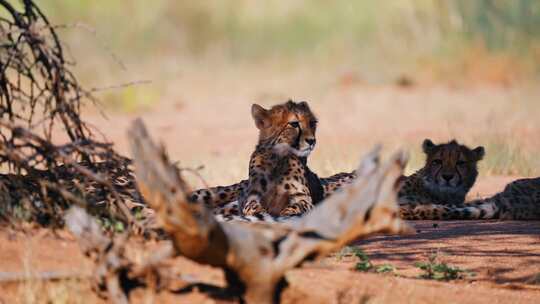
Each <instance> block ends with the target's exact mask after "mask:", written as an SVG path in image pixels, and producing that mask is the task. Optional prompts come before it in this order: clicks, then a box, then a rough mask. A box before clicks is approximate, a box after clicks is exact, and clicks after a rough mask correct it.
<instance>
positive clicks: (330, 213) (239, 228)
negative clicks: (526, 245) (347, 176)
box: [129, 120, 410, 303]
mask: <svg viewBox="0 0 540 304" xmlns="http://www.w3.org/2000/svg"><path fill="white" fill-rule="evenodd" d="M129 138H130V141H131V149H132V152H133V158H134V161H135V167H136V176H137V182H138V184H139V187H140V189H141V192H142V193H143V196H144V197H145V199H146V201H147V202H148V203H149V204H150V206H151V207H152V208H154V209H155V211H156V215H157V217H158V220H159V222H160V223H161V225H162V226H163V228H164V230H165V231H166V232H167V233H168V234H169V235H170V237H171V239H172V242H173V244H174V248H175V250H176V252H177V254H179V255H183V256H185V257H188V258H190V259H192V260H194V261H196V262H199V263H203V264H208V265H212V266H216V267H220V268H222V269H224V271H225V274H226V280H227V283H228V291H230V292H234V293H236V294H237V295H238V296H239V297H241V298H243V299H245V300H246V301H247V302H248V303H270V302H273V301H274V302H276V301H279V296H280V292H281V290H282V288H283V287H284V286H286V281H285V278H284V274H285V272H286V271H287V270H289V269H292V268H294V267H298V266H299V265H301V264H302V263H303V262H304V261H307V260H313V259H317V258H321V257H324V256H325V255H326V254H328V253H329V252H332V251H335V250H338V249H339V248H340V247H342V246H343V245H345V244H347V243H349V242H351V241H353V240H356V239H359V238H365V237H368V236H370V235H373V234H377V233H404V232H408V231H410V228H409V227H408V226H407V225H406V224H405V223H404V222H402V221H401V220H400V219H399V217H398V207H397V204H396V201H397V194H396V181H397V179H398V177H399V176H400V175H401V172H402V169H403V167H404V164H405V157H404V155H403V154H402V153H398V154H396V155H394V156H392V157H391V158H390V160H389V161H387V162H386V163H384V164H381V163H380V162H379V149H375V150H374V151H373V152H371V153H370V154H369V155H367V156H366V157H365V158H364V160H363V161H362V163H361V165H360V167H359V169H358V171H357V172H358V178H357V180H356V181H355V182H354V183H353V184H352V185H351V186H350V187H347V188H346V189H344V190H343V191H342V192H341V193H338V194H335V195H334V196H332V197H330V198H328V199H327V200H326V201H325V202H323V203H322V204H321V205H320V206H318V207H317V208H315V209H314V210H313V211H312V212H311V213H310V214H308V215H306V216H305V217H303V218H301V219H299V220H296V221H293V222H290V223H283V224H268V223H257V224H245V223H234V222H226V223H218V222H217V221H216V220H215V219H214V217H213V215H212V211H211V210H209V209H207V208H206V207H205V206H203V205H199V204H194V203H191V202H189V201H188V199H187V198H186V194H187V193H189V192H191V189H190V187H189V185H188V184H187V183H186V182H185V181H184V180H183V178H182V176H181V173H180V172H179V171H178V170H177V169H176V168H175V167H174V166H172V165H171V164H170V163H169V160H168V158H167V155H166V154H165V150H164V148H163V147H158V146H156V144H155V143H154V142H153V141H152V139H151V138H150V136H149V135H148V133H147V131H146V129H145V127H144V124H143V123H142V121H141V120H137V121H135V122H134V123H133V126H132V127H131V129H130V131H129Z"/></svg>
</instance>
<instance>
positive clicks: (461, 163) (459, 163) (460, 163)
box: [457, 160, 466, 166]
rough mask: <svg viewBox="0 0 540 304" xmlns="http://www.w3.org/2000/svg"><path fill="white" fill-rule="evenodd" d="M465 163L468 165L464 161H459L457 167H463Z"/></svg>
mask: <svg viewBox="0 0 540 304" xmlns="http://www.w3.org/2000/svg"><path fill="white" fill-rule="evenodd" d="M465 163H466V162H465V161H463V160H458V161H457V165H458V166H463V165H465Z"/></svg>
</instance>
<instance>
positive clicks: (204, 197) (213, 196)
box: [189, 179, 248, 208]
mask: <svg viewBox="0 0 540 304" xmlns="http://www.w3.org/2000/svg"><path fill="white" fill-rule="evenodd" d="M247 186H248V180H247V179H245V180H242V181H240V182H238V183H236V184H232V185H229V186H217V187H211V188H207V189H199V190H195V191H193V192H191V194H190V195H189V199H190V201H192V202H194V203H199V204H205V205H206V206H208V207H210V208H214V207H222V206H224V205H226V204H228V203H230V202H233V201H236V200H238V199H239V198H240V195H241V194H242V192H243V191H244V190H245V189H246V188H247Z"/></svg>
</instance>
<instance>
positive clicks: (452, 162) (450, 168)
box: [422, 139, 485, 198]
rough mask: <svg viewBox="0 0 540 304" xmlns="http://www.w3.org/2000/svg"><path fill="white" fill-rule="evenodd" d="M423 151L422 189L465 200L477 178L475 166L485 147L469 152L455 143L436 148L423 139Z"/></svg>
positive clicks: (476, 167)
mask: <svg viewBox="0 0 540 304" xmlns="http://www.w3.org/2000/svg"><path fill="white" fill-rule="evenodd" d="M422 149H423V150H424V153H425V154H426V156H427V158H426V164H425V166H424V168H423V171H424V174H423V182H424V185H425V186H426V187H427V188H428V189H430V191H431V192H433V193H438V194H443V195H444V194H446V195H459V196H462V197H463V198H464V197H465V195H466V194H467V192H468V191H469V190H470V188H471V187H472V186H473V184H474V182H475V181H476V177H477V176H478V166H477V165H478V162H479V161H480V160H482V158H483V157H484V154H485V150H484V147H482V146H479V147H477V148H475V149H472V150H471V149H470V148H469V147H467V146H465V145H460V144H458V143H457V142H456V141H455V140H452V141H450V142H448V143H444V144H438V145H436V144H434V143H433V142H432V141H431V140H429V139H426V140H424V143H423V144H422Z"/></svg>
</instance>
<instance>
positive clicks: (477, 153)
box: [472, 146, 486, 161]
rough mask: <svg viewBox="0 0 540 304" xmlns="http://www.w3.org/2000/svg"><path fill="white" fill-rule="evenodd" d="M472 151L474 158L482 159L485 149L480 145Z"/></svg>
mask: <svg viewBox="0 0 540 304" xmlns="http://www.w3.org/2000/svg"><path fill="white" fill-rule="evenodd" d="M472 152H473V154H474V156H475V159H476V160H477V161H479V160H482V159H483V158H484V155H486V149H484V147H482V146H479V147H476V148H474V150H472Z"/></svg>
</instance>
